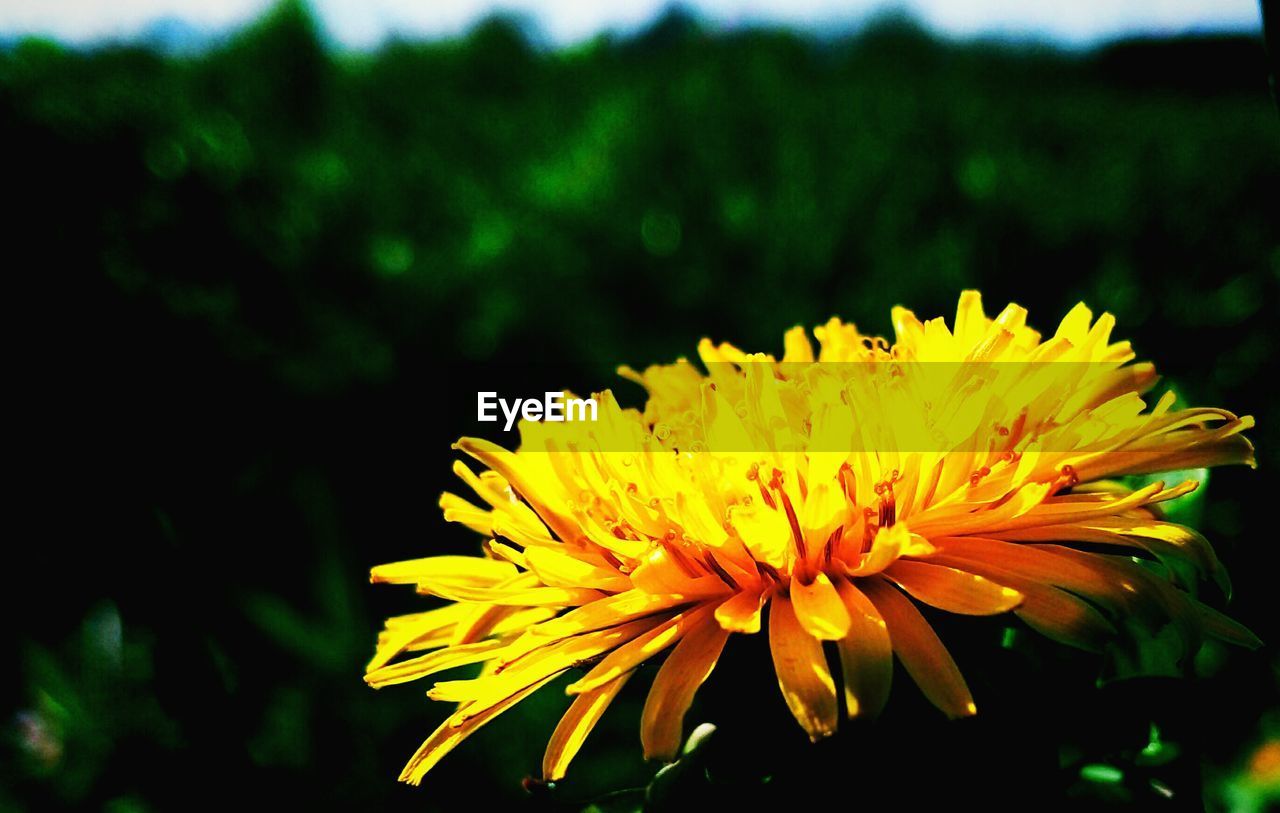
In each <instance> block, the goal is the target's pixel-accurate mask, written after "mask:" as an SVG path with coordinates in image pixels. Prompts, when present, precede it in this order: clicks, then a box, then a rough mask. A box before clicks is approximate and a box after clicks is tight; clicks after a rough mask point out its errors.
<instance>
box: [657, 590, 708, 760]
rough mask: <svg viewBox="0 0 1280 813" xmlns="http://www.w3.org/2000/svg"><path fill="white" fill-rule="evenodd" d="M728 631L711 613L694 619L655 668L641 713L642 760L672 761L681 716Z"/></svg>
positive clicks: (677, 746) (680, 735)
mask: <svg viewBox="0 0 1280 813" xmlns="http://www.w3.org/2000/svg"><path fill="white" fill-rule="evenodd" d="M728 639H729V633H728V632H727V631H726V630H725V629H724V628H723V627H721V626H720V625H719V624H718V623H716V620H715V619H714V618H713V617H712V616H710V615H706V616H703V617H702V618H701V619H700V620H699V621H697V622H696V623H695V624H694V625H693V626H692V627H691V628H690V629H689V631H688V632H687V633H685V636H684V638H682V639H680V643H678V644H676V647H675V649H673V650H671V654H670V655H668V656H667V660H666V661H665V662H664V663H663V664H662V668H661V669H659V670H658V675H657V677H655V678H654V680H653V686H652V688H650V689H649V696H648V699H646V700H645V704H644V712H643V713H642V714H641V716H640V742H641V744H642V745H643V746H644V757H645V759H662V760H666V761H671V760H673V759H675V758H676V755H677V754H678V753H679V751H680V742H681V740H682V739H683V736H684V715H685V713H686V712H687V711H688V710H689V705H690V704H691V703H692V702H693V695H694V693H695V692H697V691H698V687H699V686H701V685H702V684H703V682H704V681H705V680H706V679H707V677H708V676H709V675H710V674H711V670H712V669H714V668H715V666H716V661H718V660H719V659H720V652H721V651H722V650H723V649H724V644H725V641H727V640H728Z"/></svg>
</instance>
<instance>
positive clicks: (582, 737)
mask: <svg viewBox="0 0 1280 813" xmlns="http://www.w3.org/2000/svg"><path fill="white" fill-rule="evenodd" d="M633 674H635V673H634V672H627V673H625V674H623V675H622V676H621V677H619V678H617V679H615V680H612V681H610V682H608V683H606V684H604V685H603V686H599V687H597V688H595V689H592V690H591V691H589V692H583V693H582V694H580V695H578V696H577V697H576V698H574V700H573V703H572V704H571V705H570V706H569V710H568V711H566V712H565V713H564V716H563V717H561V718H560V722H559V723H558V724H557V725H556V730H555V731H553V732H552V733H551V739H550V741H548V742H547V750H546V753H545V754H543V756H542V778H543V779H545V780H546V781H548V782H555V781H558V780H560V779H563V778H564V775H565V772H566V771H568V770H569V763H570V762H572V761H573V758H574V757H575V756H577V755H578V751H579V749H581V748H582V743H583V742H585V741H586V739H587V735H589V734H590V733H591V729H593V728H595V727H596V723H598V722H599V721H600V718H601V717H602V716H603V715H604V712H605V710H606V709H607V708H609V704H610V703H612V702H613V698H615V697H617V695H618V692H620V691H621V690H622V687H623V686H625V685H626V683H627V681H628V680H630V679H631V676H632V675H633Z"/></svg>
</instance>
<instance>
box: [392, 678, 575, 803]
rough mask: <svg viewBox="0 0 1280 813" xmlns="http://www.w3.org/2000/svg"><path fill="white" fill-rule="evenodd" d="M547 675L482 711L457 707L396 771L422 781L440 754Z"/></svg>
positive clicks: (534, 688)
mask: <svg viewBox="0 0 1280 813" xmlns="http://www.w3.org/2000/svg"><path fill="white" fill-rule="evenodd" d="M554 677H555V675H552V676H551V677H547V678H544V679H543V680H540V681H538V682H536V683H533V684H532V685H530V686H527V687H525V688H524V689H521V690H520V691H518V692H516V693H515V694H512V695H510V696H508V697H506V698H503V699H502V700H501V701H500V702H498V703H495V704H494V705H492V706H490V707H489V708H487V709H485V710H484V711H482V712H480V713H477V714H474V715H472V716H470V717H464V716H462V714H463V711H465V710H459V711H458V712H457V713H455V714H454V715H452V716H450V717H449V718H448V719H447V720H445V721H444V722H443V723H441V724H440V727H439V728H437V729H436V730H435V731H434V732H433V733H432V734H431V736H430V737H428V738H427V741H426V742H424V743H423V744H422V745H421V746H419V748H418V750H417V752H415V753H414V755H413V756H412V757H410V758H409V762H408V764H407V765H405V766H404V770H402V771H401V772H400V781H401V782H408V783H409V784H410V785H417V784H419V783H420V782H422V777H424V776H426V775H427V771H429V770H431V769H432V768H433V767H435V764H436V763H437V762H439V761H440V760H441V758H443V757H444V755H445V754H447V753H449V752H450V751H452V750H453V749H454V748H456V747H457V746H458V744H459V743H460V742H462V741H463V740H465V739H466V738H467V737H470V736H471V735H472V734H474V733H475V732H476V731H477V730H478V729H479V728H480V727H481V726H483V725H485V724H487V723H488V722H489V721H490V720H492V719H493V718H495V717H497V716H498V715H499V714H501V713H503V712H504V711H506V710H507V709H509V708H511V707H512V706H514V705H515V704H516V703H519V702H520V701H521V700H524V699H525V698H526V697H528V696H529V695H531V694H533V693H534V692H536V691H537V690H538V689H541V688H542V687H543V686H545V685H547V684H548V683H550V682H551V680H552V678H554Z"/></svg>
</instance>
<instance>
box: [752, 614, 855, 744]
mask: <svg viewBox="0 0 1280 813" xmlns="http://www.w3.org/2000/svg"><path fill="white" fill-rule="evenodd" d="M769 650H770V652H771V653H772V654H773V668H774V670H775V671H776V672H777V673H778V687H779V688H780V689H782V696H783V698H784V699H785V700H786V701H787V708H789V709H791V714H792V716H793V717H795V718H796V722H798V723H799V724H800V726H801V727H802V728H803V729H804V730H805V733H807V734H808V735H809V739H811V740H814V741H817V740H819V739H822V738H823V737H827V736H830V735H831V734H833V733H835V730H836V718H837V716H838V713H839V710H838V704H837V702H836V684H835V680H834V679H833V678H832V677H831V669H830V668H829V667H828V666H827V657H826V655H825V654H823V651H822V642H821V641H819V640H818V639H817V638H814V637H813V636H812V635H810V634H809V633H807V632H805V630H804V627H802V626H800V622H799V621H798V620H797V619H796V614H795V610H794V609H792V606H791V601H790V600H789V599H788V598H786V597H785V596H782V595H776V596H774V597H773V600H772V601H771V602H770V605H769Z"/></svg>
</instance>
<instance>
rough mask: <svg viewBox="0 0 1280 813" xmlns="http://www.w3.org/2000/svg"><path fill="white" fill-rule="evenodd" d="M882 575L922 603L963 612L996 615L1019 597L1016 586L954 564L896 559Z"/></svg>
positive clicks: (1015, 603)
mask: <svg viewBox="0 0 1280 813" xmlns="http://www.w3.org/2000/svg"><path fill="white" fill-rule="evenodd" d="M884 575H886V576H888V577H889V578H890V579H892V580H893V581H894V582H895V583H897V585H898V586H899V587H901V588H902V589H903V590H906V591H907V592H908V593H909V594H911V596H912V597H913V598H916V599H918V600H920V601H923V602H924V603H925V604H928V605H931V606H933V607H937V608H938V609H940V610H946V611H947V612H949V613H960V614H962V615H995V614H996V613H1003V612H1006V611H1008V610H1012V609H1013V608H1014V607H1016V606H1018V604H1019V602H1021V601H1022V594H1021V593H1019V592H1018V591H1017V590H1013V589H1011V588H1008V587H1004V586H1002V585H999V584H996V583H995V582H993V581H990V580H988V579H985V578H983V577H982V576H979V575H977V574H976V573H969V572H965V571H964V570H957V569H956V568H954V567H944V566H941V565H934V564H929V563H927V562H914V561H907V560H902V559H900V560H898V561H897V562H894V563H893V564H892V565H891V566H890V567H889V569H888V570H886V571H885V572H884Z"/></svg>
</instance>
